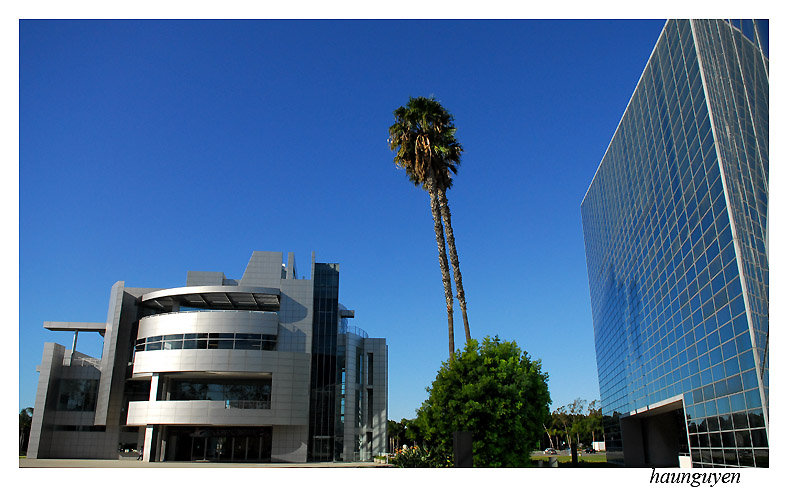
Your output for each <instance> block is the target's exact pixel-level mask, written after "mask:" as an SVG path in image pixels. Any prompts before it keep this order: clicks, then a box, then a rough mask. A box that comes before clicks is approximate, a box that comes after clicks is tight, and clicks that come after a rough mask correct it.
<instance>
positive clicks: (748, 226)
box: [696, 21, 769, 396]
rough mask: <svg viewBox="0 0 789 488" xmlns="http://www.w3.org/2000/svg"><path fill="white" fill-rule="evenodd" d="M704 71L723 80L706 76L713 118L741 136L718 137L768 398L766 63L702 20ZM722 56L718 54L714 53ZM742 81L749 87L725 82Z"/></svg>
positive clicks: (750, 47) (719, 26) (723, 26)
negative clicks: (714, 74)
mask: <svg viewBox="0 0 789 488" xmlns="http://www.w3.org/2000/svg"><path fill="white" fill-rule="evenodd" d="M696 31H697V36H698V37H699V38H700V39H702V40H703V42H701V43H700V45H701V46H703V48H702V49H701V57H702V63H703V65H704V66H705V69H706V70H708V71H711V72H713V73H723V74H724V76H712V77H709V78H708V81H707V85H708V91H709V96H710V99H711V102H712V103H711V106H712V110H713V118H714V119H715V120H716V121H720V122H719V123H718V124H717V125H719V126H721V127H724V128H725V129H722V130H727V131H729V132H731V133H734V134H737V135H739V137H719V140H720V144H719V146H720V151H721V162H722V164H723V166H724V173H725V174H726V182H727V186H728V189H729V198H730V199H731V200H732V201H733V205H732V210H733V216H734V224H735V228H736V230H737V236H738V237H739V239H740V241H741V249H742V261H743V275H744V278H745V280H744V281H745V285H746V290H747V297H748V305H749V308H750V312H751V320H752V325H753V330H754V337H755V346H756V351H757V364H758V365H759V372H760V376H761V378H762V381H763V382H764V386H765V396H767V395H768V394H769V367H768V360H769V358H768V355H767V350H768V348H767V337H768V306H769V300H768V286H769V277H768V257H767V203H768V202H767V200H768V188H767V181H768V178H767V175H768V172H769V134H768V127H769V125H768V118H769V86H768V80H767V70H768V67H767V64H766V60H765V62H764V63H762V60H763V58H762V56H761V53H760V52H759V50H758V48H757V47H756V45H754V44H753V42H751V41H750V40H748V39H747V38H746V37H744V36H742V35H738V31H736V30H735V29H734V28H733V27H732V25H731V24H729V23H727V22H723V21H716V22H704V23H699V25H698V26H697V29H696ZM716 51H718V52H723V53H724V55H723V56H720V55H715V52H716ZM727 79H735V80H737V79H742V80H745V83H725V82H724V81H725V80H727Z"/></svg>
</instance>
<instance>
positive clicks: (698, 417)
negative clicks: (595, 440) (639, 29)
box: [581, 20, 769, 468]
mask: <svg viewBox="0 0 789 488" xmlns="http://www.w3.org/2000/svg"><path fill="white" fill-rule="evenodd" d="M766 27H767V26H766V24H765V23H760V22H744V21H737V22H727V21H723V20H670V21H668V22H667V23H666V25H665V28H664V29H663V32H662V33H661V35H660V37H659V39H658V42H657V44H656V46H655V49H654V51H653V53H652V55H651V57H650V60H649V62H648V63H647V66H646V68H645V69H644V72H643V74H642V76H641V79H640V80H639V82H638V86H637V87H636V89H635V91H634V93H633V96H632V98H631V100H630V103H629V104H628V107H627V109H626V111H625V113H624V115H623V116H622V120H621V121H620V123H619V126H618V127H617V129H616V132H615V134H614V137H613V138H612V140H611V143H610V145H609V147H608V149H607V151H606V153H605V155H604V156H603V160H602V162H601V163H600V167H599V168H598V170H597V173H596V174H595V177H594V179H593V181H592V183H591V185H590V187H589V190H588V192H587V194H586V196H585V197H584V200H583V202H582V204H581V214H582V221H583V229H584V241H585V246H586V260H587V270H588V275H589V290H590V297H591V304H592V317H593V320H594V334H595V347H596V353H597V367H598V376H599V381H600V397H601V403H602V410H603V418H604V421H603V422H604V425H603V427H604V431H605V442H606V450H607V457H608V459H609V461H610V462H615V463H623V464H627V465H630V461H629V460H628V458H629V452H628V451H629V447H628V446H634V449H630V453H632V452H633V451H639V450H642V451H647V444H648V443H647V442H646V440H647V438H648V437H649V435H648V434H650V435H653V436H654V434H655V431H654V430H653V431H652V432H647V430H648V426H649V425H650V424H652V425H656V424H657V423H658V420H656V417H654V415H657V414H653V413H652V412H657V408H662V409H664V410H663V411H666V410H665V409H669V410H671V411H672V412H673V411H674V409H676V410H678V411H680V412H681V413H682V415H683V418H684V419H685V422H684V425H682V426H681V427H684V431H683V432H682V435H683V436H685V437H686V439H687V443H686V444H685V445H682V446H680V447H679V449H683V450H684V452H687V451H689V452H687V454H689V455H690V457H691V459H692V463H693V466H694V467H710V468H711V467H726V466H767V464H768V452H769V451H768V431H769V429H768V425H769V422H768V415H769V409H768V406H769V355H768V337H769V330H768V306H769V300H768V295H769V293H768V291H769V290H768V286H769V280H768V269H769V262H768V260H769V258H768V255H769V251H768V227H767V201H768V174H769V152H768V147H769V130H768V128H769V124H768V119H769V108H768V106H769V76H768V73H769V63H768V59H767V53H766ZM741 29H742V30H741ZM650 410H651V412H650ZM650 415H653V416H651V417H650ZM661 421H662V422H664V424H665V426H667V427H666V428H668V426H669V425H670V424H672V422H670V419H669V417H665V418H663V419H662V420H661ZM645 426H647V427H645ZM658 430H659V429H658ZM634 436H635V439H636V441H633V440H632V439H633V438H634ZM642 441H643V442H642ZM680 452H681V453H683V451H680ZM630 456H631V459H632V454H630ZM674 459H677V456H676V455H675V456H674ZM650 461H651V460H650V458H649V456H648V455H646V456H645V459H644V458H642V459H641V461H640V462H641V463H643V464H647V465H649V464H650ZM633 465H636V464H633Z"/></svg>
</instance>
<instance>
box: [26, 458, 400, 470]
mask: <svg viewBox="0 0 789 488" xmlns="http://www.w3.org/2000/svg"><path fill="white" fill-rule="evenodd" d="M19 467H20V468H388V467H391V466H389V465H386V464H377V463H370V462H365V463H362V462H359V463H259V464H247V463H199V462H198V463H184V462H163V463H145V462H142V461H137V460H117V461H116V460H110V459H20V460H19Z"/></svg>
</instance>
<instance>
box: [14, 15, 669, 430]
mask: <svg viewBox="0 0 789 488" xmlns="http://www.w3.org/2000/svg"><path fill="white" fill-rule="evenodd" d="M663 23H664V21H663V20H648V21H624V20H617V21H601V20H597V21H570V20H567V21H437V20H425V21H396V20H386V21H22V22H20V24H19V408H23V407H26V406H30V405H32V404H33V402H34V398H35V390H36V385H37V380H38V374H37V373H36V371H35V367H36V365H37V364H38V363H39V362H40V360H41V353H42V349H43V343H44V342H47V341H54V342H59V343H61V344H64V345H66V346H67V347H70V344H71V338H72V336H71V334H67V333H55V332H49V331H46V330H44V329H43V327H42V323H43V322H44V321H46V320H54V321H89V322H102V321H104V320H105V319H106V314H107V305H108V299H109V293H110V287H111V286H112V284H113V283H114V282H115V281H119V280H123V281H125V283H126V285H127V286H130V287H157V288H159V287H161V288H165V287H173V286H183V285H184V284H185V280H186V273H187V271H188V270H203V271H223V272H224V273H225V274H226V275H227V276H228V277H231V278H240V277H241V275H242V273H243V270H244V268H245V266H246V264H247V261H248V260H249V257H250V255H251V253H252V251H254V250H261V251H282V252H284V253H287V252H288V251H292V252H295V253H296V260H297V266H298V267H299V273H300V274H308V273H309V262H310V254H311V252H312V251H315V252H316V255H317V260H318V261H321V262H339V263H340V274H341V278H340V298H341V301H342V302H343V303H344V304H345V305H346V306H347V307H348V308H351V309H355V310H356V318H355V319H354V320H353V321H352V323H353V325H356V326H358V327H362V328H363V329H365V330H366V331H367V332H368V333H369V334H370V336H372V337H386V338H387V342H388V344H389V417H390V418H392V419H396V420H399V419H400V418H403V417H407V418H412V417H413V416H414V414H415V410H416V409H417V408H418V407H419V406H420V404H421V403H422V402H423V401H424V400H425V399H426V397H427V393H426V392H425V387H427V386H429V385H430V383H431V382H432V380H433V379H434V377H435V374H436V371H437V369H438V368H439V366H440V364H441V362H442V361H443V360H445V359H446V357H447V333H446V312H445V306H444V298H443V286H442V284H441V275H440V271H439V267H438V262H437V255H436V246H435V235H434V233H433V223H432V217H431V215H430V211H429V205H428V197H427V195H426V193H425V192H424V191H422V190H421V189H418V188H415V187H414V186H413V185H412V184H411V183H409V182H408V180H407V178H406V176H405V174H404V173H403V172H402V171H401V170H398V169H397V168H396V167H395V166H394V164H393V162H392V157H393V154H392V153H391V152H390V151H389V149H388V146H387V143H386V138H387V129H388V127H389V125H391V123H392V122H393V117H392V111H393V110H394V109H395V108H397V107H398V106H400V105H403V104H405V103H406V102H407V101H408V97H409V96H429V95H434V96H435V97H436V98H437V99H438V100H440V101H441V102H442V104H443V105H444V106H445V107H446V108H447V109H448V110H449V111H450V112H452V113H453V114H454V116H455V119H456V125H457V128H458V132H457V137H458V139H459V140H460V141H461V143H462V144H463V146H464V148H465V152H464V154H463V159H462V164H461V166H460V171H459V174H458V175H457V177H456V178H455V185H454V187H453V189H452V190H450V192H449V193H448V196H449V201H450V206H451V209H452V212H453V224H454V231H455V236H456V239H457V245H458V252H459V256H460V263H461V270H462V272H463V278H464V287H465V289H466V295H467V300H468V315H469V320H470V326H471V332H472V335H473V336H474V337H475V338H482V337H484V336H486V335H495V334H498V335H499V336H500V337H501V338H503V339H506V340H515V341H516V342H517V343H518V344H519V345H520V346H521V347H522V348H523V349H525V350H526V351H527V352H528V353H529V354H530V355H531V356H532V358H533V359H541V360H542V363H543V369H544V370H545V371H547V372H548V374H549V375H550V382H549V388H550V392H551V397H552V399H553V402H554V404H553V408H555V407H557V406H560V405H563V404H567V403H569V402H570V401H572V400H573V399H574V398H576V397H581V398H584V399H587V400H592V399H596V398H598V397H599V390H598V383H597V366H596V362H595V355H594V337H593V329H592V319H591V311H590V306H589V291H588V284H587V276H586V264H585V259H584V245H583V233H582V229H581V219H580V203H581V200H582V198H583V196H584V193H585V192H586V189H587V188H588V186H589V183H590V181H591V179H592V176H593V175H594V173H595V170H596V169H597V165H598V163H599V162H600V159H601V158H602V156H603V153H604V152H605V149H606V147H607V145H608V142H609V141H610V139H611V136H612V135H613V132H614V130H615V128H616V126H617V123H618V122H619V119H620V117H621V115H622V113H623V111H624V109H625V107H626V105H627V102H628V100H629V98H630V95H631V94H632V92H633V89H634V88H635V85H636V82H637V81H638V78H639V77H640V75H641V72H642V70H643V68H644V65H645V64H646V61H647V59H648V58H649V55H650V53H651V51H652V47H653V46H654V44H655V42H656V40H657V37H658V34H659V33H660V30H661V28H662V26H663ZM455 324H456V330H457V333H456V344H457V345H458V347H460V346H462V344H463V332H462V319H461V317H460V313H459V310H458V311H457V313H456V317H455ZM100 347H101V341H100V338H99V337H98V336H97V335H96V336H95V337H91V334H87V333H85V334H83V335H81V336H80V338H79V347H78V349H79V350H82V351H83V352H85V353H88V354H92V355H99V354H100Z"/></svg>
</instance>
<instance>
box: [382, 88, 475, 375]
mask: <svg viewBox="0 0 789 488" xmlns="http://www.w3.org/2000/svg"><path fill="white" fill-rule="evenodd" d="M394 116H395V123H394V124H392V125H391V126H390V127H389V140H388V141H389V148H390V149H391V150H393V151H395V157H394V162H395V164H396V165H397V166H399V167H401V168H403V169H405V171H406V175H407V176H408V178H409V179H410V180H411V182H412V183H414V185H416V186H421V187H422V188H423V189H424V190H426V191H427V192H428V195H429V196H430V211H431V213H432V215H433V225H434V230H435V234H436V245H437V246H438V263H439V266H440V268H441V277H442V281H443V283H444V296H445V298H446V303H447V328H448V330H449V358H450V360H451V359H452V358H453V355H454V354H455V329H454V318H453V309H454V305H453V298H452V282H451V280H450V276H449V263H448V260H447V251H446V247H447V244H449V253H450V258H451V263H452V268H453V274H454V277H455V287H456V288H457V293H458V295H457V296H458V302H459V304H460V309H461V311H462V313H463V325H464V327H465V332H466V342H468V341H469V340H471V332H470V330H469V325H468V315H467V313H466V297H465V291H464V289H463V278H462V275H461V274H460V262H459V260H458V256H457V248H456V246H455V234H454V232H453V229H452V217H451V213H450V211H449V201H448V199H447V196H446V191H447V190H448V189H449V188H451V187H452V174H454V173H457V167H458V166H459V165H460V155H461V153H462V152H463V147H462V146H461V145H460V143H459V142H458V141H457V139H456V138H455V132H456V129H455V125H454V117H453V116H452V114H450V113H449V112H448V111H447V110H446V109H445V108H444V107H442V106H441V104H440V103H439V102H438V101H436V100H434V99H433V98H432V97H430V98H425V97H417V98H413V97H409V100H408V104H407V105H405V106H404V107H399V108H398V109H397V110H395V111H394ZM445 229H446V234H445Z"/></svg>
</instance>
